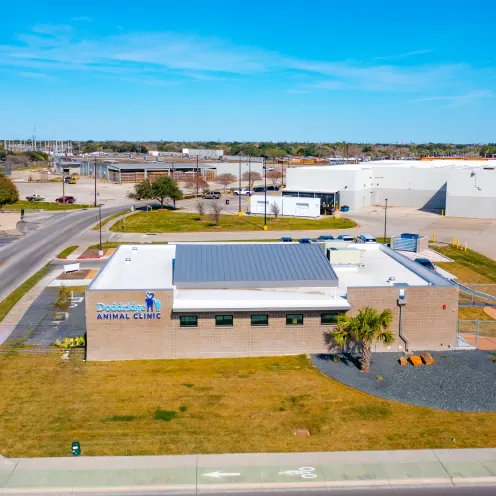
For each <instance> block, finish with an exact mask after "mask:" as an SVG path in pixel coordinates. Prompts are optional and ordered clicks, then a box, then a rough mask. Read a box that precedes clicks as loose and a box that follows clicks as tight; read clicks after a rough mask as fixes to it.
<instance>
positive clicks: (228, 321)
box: [215, 315, 233, 327]
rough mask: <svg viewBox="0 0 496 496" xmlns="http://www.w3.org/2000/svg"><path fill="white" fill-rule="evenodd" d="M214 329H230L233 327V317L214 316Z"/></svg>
mask: <svg viewBox="0 0 496 496" xmlns="http://www.w3.org/2000/svg"><path fill="white" fill-rule="evenodd" d="M215 325H216V327H232V326H233V316H232V315H216V316H215Z"/></svg>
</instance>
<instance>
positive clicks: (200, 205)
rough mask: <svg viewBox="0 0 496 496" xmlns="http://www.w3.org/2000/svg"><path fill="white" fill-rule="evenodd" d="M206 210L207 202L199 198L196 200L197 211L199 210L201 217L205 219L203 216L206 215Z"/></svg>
mask: <svg viewBox="0 0 496 496" xmlns="http://www.w3.org/2000/svg"><path fill="white" fill-rule="evenodd" d="M205 210H206V206H205V202H203V201H202V200H198V201H197V202H196V211H197V212H198V215H199V216H200V219H203V216H204V215H205Z"/></svg>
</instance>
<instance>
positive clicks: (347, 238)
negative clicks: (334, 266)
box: [336, 234, 354, 243]
mask: <svg viewBox="0 0 496 496" xmlns="http://www.w3.org/2000/svg"><path fill="white" fill-rule="evenodd" d="M336 239H340V240H341V241H351V242H352V243H353V241H354V240H353V236H350V235H349V234H340V235H339V236H338V237H337V238H336Z"/></svg>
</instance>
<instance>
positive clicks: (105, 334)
mask: <svg viewBox="0 0 496 496" xmlns="http://www.w3.org/2000/svg"><path fill="white" fill-rule="evenodd" d="M329 259H330V260H331V261H329ZM365 306H372V307H374V308H376V309H377V310H379V311H380V310H383V309H385V308H389V309H391V311H392V312H393V323H392V325H391V330H392V332H393V334H394V335H395V336H396V339H395V342H394V343H393V344H392V345H389V346H386V345H383V344H382V343H376V344H374V347H373V349H375V350H376V351H401V350H406V351H409V350H410V351H414V350H424V349H430V350H448V349H454V348H455V347H456V327H457V320H458V289H457V288H456V287H455V286H453V285H451V284H450V283H448V282H447V281H446V280H445V279H443V278H442V277H440V276H439V275H437V274H435V273H432V272H430V271H429V270H427V269H425V268H423V267H421V266H420V265H418V264H416V263H414V262H412V261H411V260H409V259H408V258H406V257H404V256H403V255H400V254H399V253H397V252H395V251H393V250H391V249H390V248H387V247H385V246H382V245H379V244H376V245H355V244H354V243H346V242H334V243H333V242H330V243H325V244H324V243H323V244H320V243H319V244H310V245H305V244H303V245H302V244H299V243H295V244H292V243H211V244H209V243H205V244H176V245H172V244H169V245H137V246H132V245H121V246H120V247H119V248H118V249H117V250H116V251H115V252H114V254H113V255H112V257H111V258H110V259H109V260H108V262H107V263H106V265H105V266H104V267H103V268H102V270H101V271H100V273H99V274H98V275H97V277H96V278H95V279H94V280H93V282H92V283H91V284H90V286H89V287H88V289H87V290H86V327H87V359H88V360H137V359H164V358H213V357H241V356H264V355H285V354H299V353H326V352H329V335H330V333H332V330H333V329H334V328H335V324H336V319H337V316H338V315H339V314H340V313H343V312H351V313H352V314H353V313H354V312H356V311H357V310H358V309H360V308H363V307H365Z"/></svg>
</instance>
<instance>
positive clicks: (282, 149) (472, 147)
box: [75, 141, 496, 159]
mask: <svg viewBox="0 0 496 496" xmlns="http://www.w3.org/2000/svg"><path fill="white" fill-rule="evenodd" d="M78 147H79V148H78ZM75 148H76V149H81V150H82V151H83V152H84V153H91V152H95V151H103V152H121V153H125V152H136V153H146V152H147V151H149V150H158V151H162V152H181V151H182V149H183V148H207V149H219V150H224V153H225V154H227V155H243V156H252V157H260V156H265V157H267V158H276V157H277V158H280V157H284V156H286V155H293V156H303V157H370V158H373V159H377V158H392V159H394V158H400V157H411V158H414V157H416V158H419V157H451V156H452V157H454V156H462V157H493V156H496V144H494V143H488V144H453V143H418V144H416V143H348V142H346V141H338V142H329V143H304V142H300V143H298V142H268V141H267V142H239V141H230V142H217V141H194V142H191V141H183V142H179V141H159V142H157V141H149V142H128V141H86V142H78V144H76V145H75Z"/></svg>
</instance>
